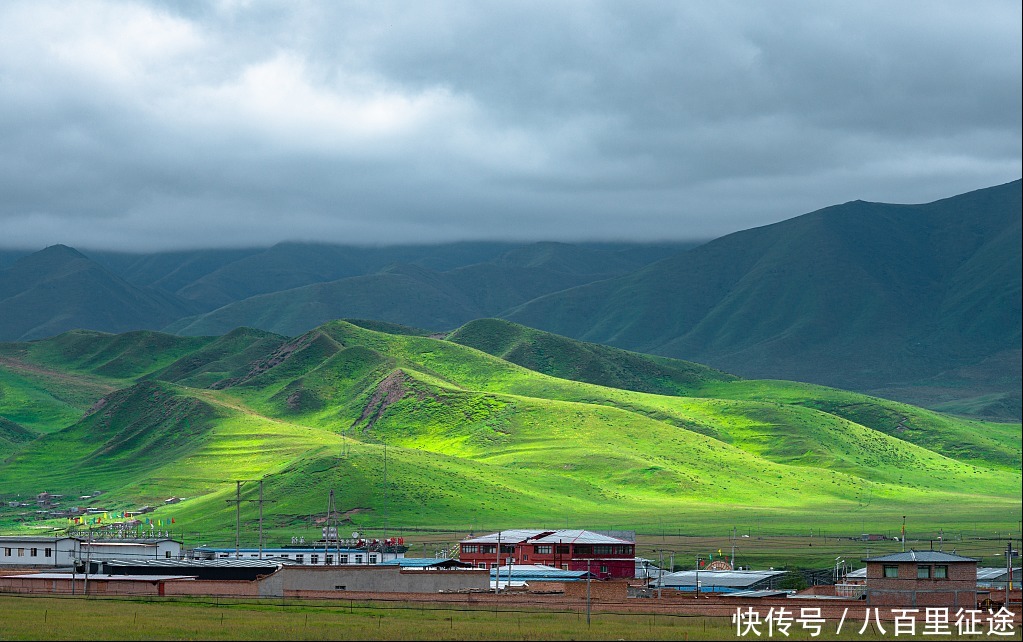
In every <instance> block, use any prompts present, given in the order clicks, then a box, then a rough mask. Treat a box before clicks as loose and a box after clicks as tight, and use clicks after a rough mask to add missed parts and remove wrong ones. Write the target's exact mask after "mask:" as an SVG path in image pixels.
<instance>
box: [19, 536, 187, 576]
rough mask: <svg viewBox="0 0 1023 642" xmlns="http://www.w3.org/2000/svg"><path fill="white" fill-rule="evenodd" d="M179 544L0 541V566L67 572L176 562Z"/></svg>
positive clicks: (111, 540)
mask: <svg viewBox="0 0 1023 642" xmlns="http://www.w3.org/2000/svg"><path fill="white" fill-rule="evenodd" d="M180 557H181V542H179V541H177V540H173V539H170V538H128V539H126V538H110V537H103V538H100V539H82V538H81V537H70V536H52V535H51V536H32V535H5V536H2V537H0V566H8V567H10V566H16V567H26V568H37V567H54V568H61V567H62V568H67V567H71V566H74V565H81V564H84V563H87V562H94V561H102V560H117V559H120V560H146V559H158V558H159V559H177V558H180Z"/></svg>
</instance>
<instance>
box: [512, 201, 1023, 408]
mask: <svg viewBox="0 0 1023 642" xmlns="http://www.w3.org/2000/svg"><path fill="white" fill-rule="evenodd" d="M1020 187H1021V183H1020V181H1013V182H1012V183H1008V184H1006V185H1001V186H998V187H992V188H988V189H984V190H978V191H975V192H970V193H968V194H964V195H960V196H956V197H952V198H948V199H943V200H940V201H936V202H934V203H929V204H924V205H889V204H883V203H866V202H863V201H853V202H851V203H846V204H844V205H838V206H834V207H829V208H825V209H823V210H819V211H817V212H812V213H810V214H805V215H803V216H800V217H796V218H794V219H789V220H787V221H782V222H780V223H776V224H774V225H769V226H765V227H761V228H756V229H752V230H747V231H743V232H737V233H735V234H731V235H728V236H726V237H722V238H720V239H717V240H714V241H711V242H709V243H707V244H705V245H703V246H701V247H699V248H696V249H694V250H691V251H689V252H685V253H680V254H678V255H675V256H673V257H669V258H667V259H664V260H662V261H659V262H656V263H653V264H651V265H649V266H647V267H645V268H643V269H641V270H639V271H637V272H635V273H632V274H628V275H625V276H621V277H616V278H613V279H609V280H606V281H602V282H600V283H592V284H587V285H583V286H579V287H577V288H573V289H571V290H566V291H564V292H557V293H554V294H551V295H547V296H545V297H541V298H539V299H536V300H534V301H530V302H527V303H525V304H523V305H522V306H519V307H518V308H516V309H515V310H512V311H510V312H508V313H506V314H505V315H502V316H504V317H506V318H508V319H510V320H513V321H516V322H518V323H521V324H524V325H527V326H530V327H535V328H540V329H544V330H548V331H550V332H554V333H556V334H561V335H565V336H569V337H573V338H577V339H581V340H584V341H590V342H594V343H602V344H607V345H613V346H617V347H621V348H626V349H629V350H636V351H640V352H648V353H652V354H662V355H665V356H670V357H676V358H684V359H688V360H693V361H698V362H700V363H706V364H708V365H711V366H713V367H716V368H720V369H723V370H727V371H729V372H735V373H737V374H740V375H742V376H748V377H757V378H772V377H773V378H785V379H794V380H800V381H811V382H819V383H824V384H827V385H832V386H838V387H844V388H851V389H855V390H861V391H876V392H881V393H884V394H893V393H898V394H895V396H896V397H897V398H903V399H905V398H907V396H908V397H909V398H911V399H912V398H914V397H915V398H916V400H917V401H918V402H920V401H924V402H930V403H931V405H933V404H934V403H935V401H939V400H940V396H941V394H949V391H950V390H954V389H955V388H957V387H958V388H961V389H962V390H963V391H964V392H967V394H970V393H969V391H971V390H972V391H976V392H978V393H979V394H984V392H983V391H984V390H985V389H986V390H992V391H993V390H997V391H998V392H997V399H992V400H991V401H992V403H994V404H995V405H998V404H1007V405H1008V406H1009V407H1011V408H1013V409H1014V410H1013V411H1012V412H1013V413H1014V415H1015V416H1017V417H1018V416H1019V406H1020V401H1019V399H1020V394H1019V389H1020V388H1019V387H1020V327H1021V313H1020V309H1021V298H1020V291H1021V288H1020V279H1021V277H1020V275H1021V260H1020V256H1021V252H1020V238H1021V233H1020V212H1021V198H1020V193H1021V190H1020ZM979 364H987V365H988V366H989V367H988V368H987V370H988V371H987V372H986V373H985V374H981V373H980V372H979V371H978V370H984V369H985V367H984V366H980V365H979ZM970 369H972V373H970V374H967V373H966V372H965V370H970ZM971 378H972V381H971V380H970V379H971ZM978 378H979V379H984V380H985V381H984V383H979V381H978ZM978 384H979V385H978ZM942 389H943V391H942ZM932 394H933V395H934V398H930V399H928V398H927V396H928V395H932ZM987 394H990V393H987ZM899 395H902V396H901V397H900V396H899Z"/></svg>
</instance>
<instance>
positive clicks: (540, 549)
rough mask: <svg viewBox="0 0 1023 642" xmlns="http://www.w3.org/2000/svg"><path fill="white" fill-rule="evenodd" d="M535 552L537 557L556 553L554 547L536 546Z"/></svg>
mask: <svg viewBox="0 0 1023 642" xmlns="http://www.w3.org/2000/svg"><path fill="white" fill-rule="evenodd" d="M533 552H535V553H536V554H537V555H550V554H552V553H553V552H554V547H553V546H534V547H533Z"/></svg>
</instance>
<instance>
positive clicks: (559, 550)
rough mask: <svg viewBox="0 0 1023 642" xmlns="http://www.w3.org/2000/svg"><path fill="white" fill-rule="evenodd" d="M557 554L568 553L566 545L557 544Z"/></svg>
mask: <svg viewBox="0 0 1023 642" xmlns="http://www.w3.org/2000/svg"><path fill="white" fill-rule="evenodd" d="M558 555H568V547H567V546H562V545H560V544H559V545H558Z"/></svg>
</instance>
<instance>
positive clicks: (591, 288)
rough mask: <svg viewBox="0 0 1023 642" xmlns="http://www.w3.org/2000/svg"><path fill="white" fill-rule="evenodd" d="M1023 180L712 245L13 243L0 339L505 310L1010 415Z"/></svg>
mask: <svg viewBox="0 0 1023 642" xmlns="http://www.w3.org/2000/svg"><path fill="white" fill-rule="evenodd" d="M1020 193H1021V181H1018V180H1017V181H1013V182H1011V183H1008V184H1005V185H1000V186H996V187H991V188H987V189H982V190H977V191H974V192H970V193H968V194H963V195H959V196H954V197H951V198H947V199H942V200H939V201H935V202H933V203H927V204H920V205H892V204H884V203H868V202H864V201H852V202H849V203H845V204H842V205H836V206H833V207H828V208H824V209H822V210H819V211H816V212H811V213H809V214H804V215H802V216H798V217H795V218H792V219H789V220H786V221H782V222H780V223H776V224H773V225H768V226H764V227H760V228H755V229H751V230H745V231H742V232H737V233H735V234H730V235H728V236H725V237H722V238H719V239H716V240H714V241H711V242H708V243H704V244H700V245H697V244H695V243H692V244H686V243H663V244H637V243H606V244H593V243H580V244H568V243H544V242H541V243H530V244H523V243H518V244H516V243H498V242H491V243H450V244H444V245H432V246H390V247H350V246H335V245H322V244H309V243H280V244H278V245H275V246H273V247H271V248H253V249H232V250H195V251H182V252H168V253H158V254H152V255H131V254H124V253H116V252H76V251H74V250H71V249H70V248H64V247H63V246H55V247H54V248H47V250H44V251H43V252H40V253H37V254H35V255H27V256H19V255H18V253H17V252H16V251H2V252H0V261H2V263H0V265H7V267H6V268H3V269H0V310H2V311H3V317H2V320H0V341H3V340H24V339H30V338H41V337H45V336H50V335H52V334H55V333H57V332H60V331H63V330H66V329H70V328H89V329H95V330H101V331H106V332H120V331H124V330H129V329H142V328H147V329H162V330H165V331H168V332H174V333H180V334H183V335H191V336H198V335H222V334H226V333H229V332H231V331H232V330H234V329H235V328H237V327H242V326H245V327H252V328H258V329H260V330H264V331H269V332H273V333H276V334H280V335H287V336H294V335H298V334H301V333H303V332H306V331H308V330H310V329H311V328H314V327H316V326H318V325H320V324H322V323H325V322H327V321H330V320H332V319H337V318H362V319H367V320H373V321H378V322H386V323H397V324H401V325H405V326H410V327H417V328H425V329H428V330H431V331H434V332H444V331H449V330H452V329H454V328H457V327H460V326H463V325H464V324H467V323H469V322H470V321H473V320H475V319H485V318H504V319H508V320H511V321H514V322H515V323H518V324H521V325H522V326H527V327H530V328H537V329H542V330H546V331H549V332H553V333H555V334H557V335H562V336H565V337H571V338H575V339H580V340H583V341H587V342H590V343H599V344H603V345H607V346H613V347H617V348H621V349H625V350H629V351H634V352H642V353H648V354H656V355H662V356H666V357H674V358H678V359H685V360H687V361H695V362H699V363H704V364H707V365H709V366H711V367H713V368H717V369H720V370H724V371H727V372H733V373H736V374H738V375H740V376H744V377H755V378H765V377H773V378H780V379H791V380H800V381H808V382H814V383H822V384H826V385H832V386H838V387H842V388H848V389H853V390H857V391H861V392H868V393H871V394H876V395H879V396H885V397H889V398H892V399H899V400H903V401H908V402H910V403H914V404H918V405H922V406H925V407H930V408H935V409H939V410H943V411H947V412H953V413H959V414H967V415H973V416H981V417H988V418H1002V419H1014V420H1018V419H1019V418H1020V416H1021V414H1023V413H1021V395H1020V386H1021V383H1023V382H1021V380H1023V377H1021V365H1020V364H1021V354H1023V352H1021V339H1020V335H1021V331H1020V327H1021V312H1020V309H1021V294H1020V292H1021V287H1020V280H1021V276H1020V275H1021V271H1023V268H1021V258H1020V257H1021V251H1020V246H1021V231H1020V211H1021V197H1020ZM71 253H73V255H72V254H71ZM58 257H63V258H62V259H60V260H57V259H58ZM535 356H536V355H534V357H535ZM578 356H579V358H581V359H586V358H588V357H586V356H585V355H582V354H580V355H578Z"/></svg>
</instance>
